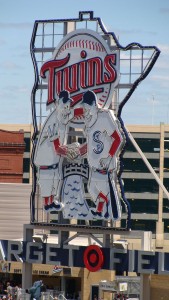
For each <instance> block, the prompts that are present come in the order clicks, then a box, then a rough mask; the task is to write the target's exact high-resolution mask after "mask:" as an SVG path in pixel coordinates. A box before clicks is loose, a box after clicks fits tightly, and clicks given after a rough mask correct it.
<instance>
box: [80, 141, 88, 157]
mask: <svg viewBox="0 0 169 300" xmlns="http://www.w3.org/2000/svg"><path fill="white" fill-rule="evenodd" d="M79 153H80V156H82V157H83V156H85V155H86V153H87V143H85V144H83V145H81V146H80V148H79Z"/></svg>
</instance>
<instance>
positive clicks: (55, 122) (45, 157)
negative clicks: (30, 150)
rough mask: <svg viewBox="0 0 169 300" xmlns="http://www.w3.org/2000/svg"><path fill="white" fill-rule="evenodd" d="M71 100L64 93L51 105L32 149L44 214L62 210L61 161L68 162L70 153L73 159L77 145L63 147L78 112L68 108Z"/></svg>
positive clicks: (66, 93)
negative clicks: (53, 105) (52, 106)
mask: <svg viewBox="0 0 169 300" xmlns="http://www.w3.org/2000/svg"><path fill="white" fill-rule="evenodd" d="M71 101H72V99H71V98H70V97H69V93H68V92H67V91H62V92H60V94H59V98H58V99H57V100H56V102H55V106H56V109H55V110H54V111H53V112H52V113H51V114H50V115H49V117H48V118H47V120H46V122H45V123H44V126H43V128H42V130H41V133H40V136H39V139H38V142H37V146H36V150H35V156H34V163H35V165H36V166H37V167H38V182H39V185H40V193H41V197H42V198H43V199H44V210H45V211H50V210H56V211H60V210H62V209H63V205H62V203H61V202H60V193H61V187H62V180H63V178H62V163H63V159H64V158H67V159H69V160H71V158H72V153H73V155H74V156H76V154H75V153H76V148H77V144H76V143H73V144H70V145H67V132H68V123H69V121H70V120H71V119H73V117H74V116H75V115H78V114H79V109H74V110H73V109H70V104H71ZM81 111H82V110H81Z"/></svg>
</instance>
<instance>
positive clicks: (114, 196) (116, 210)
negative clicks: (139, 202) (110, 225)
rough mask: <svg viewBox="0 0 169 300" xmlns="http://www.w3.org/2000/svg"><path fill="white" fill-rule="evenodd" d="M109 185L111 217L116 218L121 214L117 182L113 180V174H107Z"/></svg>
mask: <svg viewBox="0 0 169 300" xmlns="http://www.w3.org/2000/svg"><path fill="white" fill-rule="evenodd" d="M109 186H110V200H111V206H112V215H113V219H114V220H118V219H120V218H121V215H122V208H121V194H120V191H118V184H117V182H116V181H115V177H114V179H113V175H110V176H109Z"/></svg>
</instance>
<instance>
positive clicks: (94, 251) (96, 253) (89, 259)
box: [83, 245, 104, 272]
mask: <svg viewBox="0 0 169 300" xmlns="http://www.w3.org/2000/svg"><path fill="white" fill-rule="evenodd" d="M83 260H84V264H85V267H86V268H87V269H88V270H89V271H90V272H96V271H99V270H100V269H101V267H102V266H103V262H104V256H103V252H102V249H101V248H100V247H99V246H96V245H91V246H89V247H87V248H86V250H85V251H84V255H83Z"/></svg>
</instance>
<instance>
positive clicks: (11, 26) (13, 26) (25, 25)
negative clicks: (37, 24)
mask: <svg viewBox="0 0 169 300" xmlns="http://www.w3.org/2000/svg"><path fill="white" fill-rule="evenodd" d="M26 28H32V23H29V22H25V23H2V22H0V29H1V30H3V29H21V30H25V29H26Z"/></svg>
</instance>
